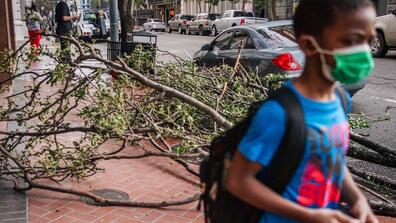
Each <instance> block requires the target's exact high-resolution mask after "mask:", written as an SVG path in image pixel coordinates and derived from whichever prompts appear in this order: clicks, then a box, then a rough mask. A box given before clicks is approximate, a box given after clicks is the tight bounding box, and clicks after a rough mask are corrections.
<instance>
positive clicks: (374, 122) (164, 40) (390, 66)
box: [155, 32, 396, 148]
mask: <svg viewBox="0 0 396 223" xmlns="http://www.w3.org/2000/svg"><path fill="white" fill-rule="evenodd" d="M155 34H156V35H157V36H158V47H159V49H160V50H163V51H168V52H170V53H172V54H175V55H177V56H179V57H182V58H185V59H188V58H189V57H190V56H193V54H194V53H195V52H196V51H197V50H198V49H199V48H200V47H201V46H202V45H204V44H206V43H210V41H212V40H213V37H210V36H197V35H180V34H177V33H176V32H173V33H171V34H168V33H164V32H155ZM159 55H160V56H159V60H161V61H169V60H171V57H170V56H169V55H168V56H167V55H166V54H164V53H160V54H159ZM375 63H376V68H375V70H374V72H373V74H372V75H371V77H370V78H369V79H368V83H367V85H366V86H365V88H364V89H362V90H361V91H359V92H358V93H357V94H356V95H355V96H354V97H353V106H352V113H363V114H364V115H365V116H366V118H367V120H368V122H369V124H370V128H367V129H362V130H358V131H357V132H359V133H361V134H362V135H364V136H368V137H369V138H370V139H372V140H374V141H377V142H381V143H383V144H384V145H387V146H390V147H393V148H394V147H396V137H393V136H396V76H395V75H396V74H395V70H396V51H393V52H390V53H388V55H387V56H386V57H385V58H380V59H375ZM386 117H389V118H390V120H388V118H386ZM383 119H387V120H383ZM381 120H382V121H381Z"/></svg>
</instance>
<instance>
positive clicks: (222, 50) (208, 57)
mask: <svg viewBox="0 0 396 223" xmlns="http://www.w3.org/2000/svg"><path fill="white" fill-rule="evenodd" d="M233 33H234V31H232V30H231V31H228V32H225V33H222V34H221V35H219V36H218V37H217V38H216V39H215V40H213V42H212V43H211V45H210V49H209V50H208V51H207V52H206V53H205V55H204V56H202V58H201V60H200V63H201V64H202V65H204V66H208V67H212V66H218V65H222V64H224V63H226V59H227V58H226V56H227V52H228V51H229V46H230V45H229V43H230V40H231V37H232V34H233Z"/></svg>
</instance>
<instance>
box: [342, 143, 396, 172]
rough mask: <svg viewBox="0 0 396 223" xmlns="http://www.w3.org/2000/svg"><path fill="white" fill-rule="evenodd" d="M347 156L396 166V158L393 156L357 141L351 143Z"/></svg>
mask: <svg viewBox="0 0 396 223" xmlns="http://www.w3.org/2000/svg"><path fill="white" fill-rule="evenodd" d="M347 156H349V157H352V158H355V159H359V160H364V161H367V162H370V163H376V164H380V165H382V166H388V167H396V159H393V158H392V157H391V156H383V155H380V154H379V153H377V152H374V151H373V150H369V149H367V148H365V147H362V146H359V145H358V144H356V143H351V144H350V146H349V149H348V153H347Z"/></svg>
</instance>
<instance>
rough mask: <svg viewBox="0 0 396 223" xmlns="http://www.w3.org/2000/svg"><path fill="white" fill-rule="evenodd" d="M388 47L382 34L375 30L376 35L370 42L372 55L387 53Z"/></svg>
mask: <svg viewBox="0 0 396 223" xmlns="http://www.w3.org/2000/svg"><path fill="white" fill-rule="evenodd" d="M388 50H389V47H388V46H387V45H386V42H385V38H384V35H383V34H382V33H380V32H377V36H376V37H375V38H374V39H373V42H372V43H371V53H372V54H373V56H374V57H384V56H385V55H386V54H387V53H388Z"/></svg>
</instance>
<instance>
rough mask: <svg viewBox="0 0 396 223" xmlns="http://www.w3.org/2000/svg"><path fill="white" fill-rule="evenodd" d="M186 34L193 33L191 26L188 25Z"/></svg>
mask: <svg viewBox="0 0 396 223" xmlns="http://www.w3.org/2000/svg"><path fill="white" fill-rule="evenodd" d="M186 35H191V31H190V26H187V28H186Z"/></svg>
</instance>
